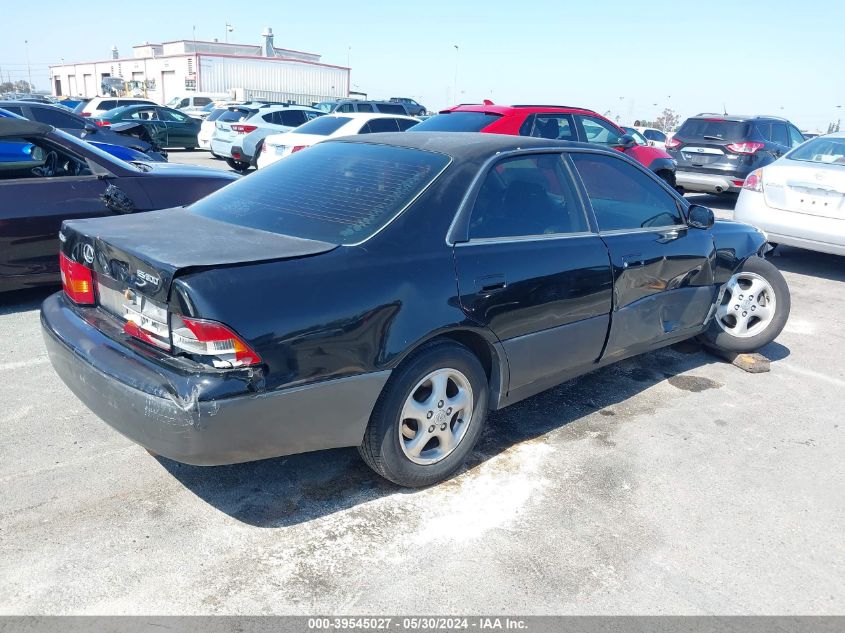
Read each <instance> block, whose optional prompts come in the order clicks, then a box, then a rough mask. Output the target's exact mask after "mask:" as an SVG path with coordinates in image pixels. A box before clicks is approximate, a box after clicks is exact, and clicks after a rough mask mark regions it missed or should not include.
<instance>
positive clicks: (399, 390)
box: [358, 341, 488, 488]
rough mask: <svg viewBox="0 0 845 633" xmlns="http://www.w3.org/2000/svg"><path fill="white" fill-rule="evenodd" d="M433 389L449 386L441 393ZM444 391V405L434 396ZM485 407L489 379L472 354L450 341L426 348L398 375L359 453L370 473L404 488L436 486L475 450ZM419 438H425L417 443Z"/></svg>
mask: <svg viewBox="0 0 845 633" xmlns="http://www.w3.org/2000/svg"><path fill="white" fill-rule="evenodd" d="M444 376H445V382H444V378H443V377H444ZM435 384H445V385H446V386H445V388H444V389H437V387H436V386H435ZM444 391H445V392H446V394H447V397H445V398H443V399H442V400H440V398H441V397H442V396H440V395H436V393H438V394H442V393H443V392H444ZM421 398H422V400H421ZM412 400H413V403H411V401H412ZM450 403H453V404H454V405H455V407H456V409H455V411H454V412H453V411H452V407H450V406H449V404H450ZM461 403H463V404H464V406H463V407H461V408H458V407H460V406H461ZM487 403H488V387H487V377H486V375H485V373H484V368H483V367H482V366H481V363H480V362H479V361H478V358H476V356H475V355H474V354H473V353H472V352H470V351H469V350H468V349H467V348H465V347H463V346H462V345H459V344H457V343H453V342H451V341H435V342H432V343H429V344H426V345H425V346H423V347H421V348H420V349H419V350H418V351H416V352H414V353H413V354H412V355H411V356H409V357H408V358H407V359H406V360H405V361H403V362H402V364H401V365H400V366H399V367H398V368H397V369H396V370H394V372H393V375H392V376H391V377H390V380H389V381H388V383H387V385H386V386H385V388H384V390H383V391H382V393H381V395H380V396H379V399H378V401H377V402H376V405H375V407H374V408H373V412H372V415H371V416H370V422H369V425H368V426H367V430H366V431H365V433H364V439H363V441H362V442H361V446H359V447H358V452H359V453H360V454H361V457H362V458H363V459H364V461H365V462H366V463H367V465H368V466H369V467H370V468H372V469H373V470H374V471H376V472H377V473H378V474H379V475H381V476H382V477H384V478H385V479H387V480H389V481H392V482H393V483H395V484H398V485H400V486H406V487H409V488H418V487H422V486H430V485H432V484H435V483H438V482H440V481H443V480H444V479H447V478H448V477H449V476H450V475H452V474H453V473H454V472H455V471H456V470H458V468H460V466H461V465H462V464H463V463H464V461H465V460H466V457H467V455H469V453H470V451H472V449H473V447H474V446H475V444H476V442H477V441H478V438H479V437H480V436H481V432H482V430H483V427H484V422H485V419H486V417H487ZM428 407H430V409H429V411H427V412H426V411H425V409H426V408H428ZM405 411H408V412H409V413H410V415H413V414H414V413H419V416H420V417H419V418H417V419H419V420H421V421H422V422H423V423H424V424H421V423H420V422H417V419H414V418H412V417H405V418H403V415H402V414H403V413H404V412H405ZM467 414H468V415H467ZM425 425H428V426H427V427H426V426H425ZM432 428H433V429H434V431H433V432H432V431H431V429H432ZM420 433H422V435H418V434H420ZM417 437H420V438H421V439H420V440H418V441H417V442H414V440H416V438H417ZM441 438H443V441H441ZM446 441H448V443H449V444H450V446H445V445H444V442H446ZM415 444H416V446H415ZM447 449H448V450H447Z"/></svg>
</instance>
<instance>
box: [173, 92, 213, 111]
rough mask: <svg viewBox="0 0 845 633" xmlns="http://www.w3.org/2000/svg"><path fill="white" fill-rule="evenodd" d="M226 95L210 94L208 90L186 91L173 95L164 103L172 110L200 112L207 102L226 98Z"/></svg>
mask: <svg viewBox="0 0 845 633" xmlns="http://www.w3.org/2000/svg"><path fill="white" fill-rule="evenodd" d="M227 98H228V95H225V94H224V95H220V94H212V93H210V92H188V93H185V94H183V95H179V96H178V97H173V98H172V99H171V100H170V101H168V102H167V103H165V104H164V105H166V106H167V107H168V108H173V109H174V110H181V111H182V112H184V113H185V114H191V113H192V112H200V111H201V110H202V109H203V108H205V107H206V106H207V105H208V104H209V103H213V102H214V101H217V100H219V99H227Z"/></svg>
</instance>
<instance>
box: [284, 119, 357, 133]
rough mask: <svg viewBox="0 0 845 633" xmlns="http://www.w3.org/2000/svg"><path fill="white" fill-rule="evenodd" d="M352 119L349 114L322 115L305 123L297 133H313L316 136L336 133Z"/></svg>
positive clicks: (297, 129)
mask: <svg viewBox="0 0 845 633" xmlns="http://www.w3.org/2000/svg"><path fill="white" fill-rule="evenodd" d="M351 120H352V119H350V118H349V117H348V116H321V117H319V118H316V119H314V120H312V121H309V122H308V123H303V124H302V125H300V126H299V127H298V128H296V130H294V131H295V132H296V133H297V134H313V135H314V136H328V135H329V134H334V133H335V132H337V131H338V130H339V129H340V128H342V127H343V126H344V125H346V124H347V123H349V122H350V121H351Z"/></svg>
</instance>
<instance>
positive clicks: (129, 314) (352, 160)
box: [41, 133, 789, 486]
mask: <svg viewBox="0 0 845 633" xmlns="http://www.w3.org/2000/svg"><path fill="white" fill-rule="evenodd" d="M765 249H766V239H765V236H764V235H763V234H762V233H760V232H759V231H757V230H756V229H754V228H752V227H750V226H747V225H743V224H740V223H736V222H723V221H719V222H714V218H713V213H712V212H711V211H710V210H709V209H707V208H705V207H701V206H697V205H690V204H689V203H688V202H687V201H685V200H684V199H683V198H682V197H680V196H678V195H677V194H676V193H675V192H674V191H672V190H671V188H669V187H667V186H666V185H665V184H664V183H663V182H662V181H661V180H660V179H659V178H657V177H656V176H654V174H652V173H650V172H649V171H647V170H646V169H644V168H643V167H641V166H640V165H638V164H636V163H634V162H633V161H631V160H629V159H628V158H626V157H625V156H623V155H621V154H620V153H619V152H615V151H612V150H604V149H602V148H600V147H597V146H594V145H585V144H578V143H565V142H559V141H547V140H543V139H529V138H517V137H510V136H508V137H505V136H498V135H487V134H478V135H476V134H448V133H433V134H422V133H420V134H415V135H407V134H374V135H368V136H367V137H355V138H354V139H347V140H338V141H330V142H326V143H321V144H319V145H316V146H314V147H312V148H310V149H308V150H305V151H302V152H298V153H297V154H295V155H293V156H291V157H290V158H288V159H286V160H284V161H280V162H279V163H277V164H275V165H273V166H272V167H270V168H268V169H266V170H262V171H259V172H258V173H257V174H254V175H252V176H250V177H248V178H246V179H243V180H241V181H240V182H237V183H235V184H233V185H231V186H229V187H226V188H224V189H222V190H220V191H218V192H217V193H214V194H212V195H210V196H208V197H207V198H205V199H203V200H201V201H199V202H197V203H195V204H193V205H191V206H189V207H186V208H185V209H180V210H171V211H159V212H152V213H148V214H145V215H144V216H143V217H141V216H128V217H122V218H109V219H97V220H74V221H70V222H65V224H64V226H63V228H62V246H61V262H62V271H63V279H64V284H65V288H64V292H62V293H57V294H55V295H53V296H51V297H50V298H48V299H47V300H46V301H45V302H44V305H43V308H42V316H41V319H42V324H43V329H44V334H45V340H46V343H47V348H48V351H49V355H50V359H51V361H52V363H53V366H54V367H55V369H56V371H57V372H58V373H59V375H60V376H61V377H62V379H63V380H64V381H65V383H66V384H67V385H68V386H69V387H70V388H71V389H72V390H73V392H74V393H75V394H76V395H77V396H78V397H79V398H80V399H81V400H82V401H83V402H84V403H85V404H86V405H87V406H88V407H90V408H91V409H92V410H93V411H94V412H95V413H96V414H97V415H98V416H100V417H101V418H102V419H103V420H105V421H106V422H107V423H108V424H110V425H111V426H113V427H114V428H115V429H117V430H118V431H120V432H121V433H123V434H124V435H126V436H127V437H129V438H130V439H132V440H134V441H135V442H137V443H139V444H141V445H142V446H144V447H146V448H147V449H149V450H150V451H151V452H154V453H158V454H160V455H163V456H165V457H169V458H171V459H174V460H178V461H182V462H186V463H190V464H199V465H214V464H229V463H236V462H244V461H249V460H256V459H263V458H268V457H275V456H279V455H286V454H291V453H297V452H303V451H311V450H319V449H325V448H332V447H341V446H358V447H359V451H360V453H361V455H362V456H363V458H364V459H365V460H366V462H367V463H368V464H369V465H370V466H371V467H373V468H374V469H375V470H376V471H377V472H378V473H380V474H381V475H383V476H384V477H386V478H388V479H390V480H391V481H394V482H396V483H399V484H401V485H405V486H422V485H428V484H432V483H434V482H437V481H440V480H442V479H444V478H446V477H448V476H449V475H450V474H452V473H454V472H455V470H456V469H458V468H459V467H460V465H461V464H462V462H463V461H464V459H465V458H466V456H467V454H468V453H469V452H470V451H471V450H472V448H473V445H474V444H475V443H476V441H477V440H478V438H479V436H480V434H481V431H482V427H483V425H484V423H485V418H486V415H487V413H488V411H489V410H494V409H498V408H501V407H504V406H507V405H509V404H512V403H514V402H517V401H519V400H522V399H523V398H526V397H528V396H531V395H533V394H536V393H538V392H540V391H542V390H545V389H547V388H549V387H551V386H553V385H556V384H558V383H560V382H563V381H565V380H568V379H570V378H573V377H575V376H577V375H580V374H583V373H586V372H589V371H591V370H594V369H596V368H598V367H601V366H603V365H606V364H608V363H612V362H615V361H617V360H620V359H623V358H626V357H629V356H632V355H635V354H639V353H642V352H645V351H648V350H653V349H655V348H659V347H662V346H665V345H669V344H671V343H675V342H677V341H680V340H683V339H687V338H690V337H695V336H705V337H707V338H708V339H709V340H710V341H711V342H712V343H713V344H715V345H718V346H721V347H723V348H726V349H730V350H735V351H750V350H754V349H757V348H759V347H761V346H763V345H765V344H767V343H769V342H770V341H772V340H773V339H774V338H775V337H776V336H777V335H778V334H779V332H780V331H781V329H782V328H783V326H784V324H785V322H786V319H787V316H788V313H789V290H788V288H787V286H786V283H785V281H784V279H783V277H782V276H781V275H780V273H779V272H778V271H777V269H775V268H774V266H772V265H771V264H770V263H769V262H767V261H766V260H765V259H763V257H762V255H763V253H764V251H765Z"/></svg>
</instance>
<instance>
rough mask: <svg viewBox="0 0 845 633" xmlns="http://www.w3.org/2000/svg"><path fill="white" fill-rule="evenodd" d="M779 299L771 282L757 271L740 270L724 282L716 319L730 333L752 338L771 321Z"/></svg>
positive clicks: (738, 336) (739, 336)
mask: <svg viewBox="0 0 845 633" xmlns="http://www.w3.org/2000/svg"><path fill="white" fill-rule="evenodd" d="M776 302H777V297H776V296H775V291H774V289H773V288H772V285H771V284H770V283H769V282H768V281H766V280H765V279H764V278H763V277H761V276H760V275H758V274H756V273H752V272H739V273H736V274H735V275H734V276H733V277H731V278H730V280H728V283H727V284H725V289H724V291H723V294H722V301H721V303H720V304H719V307H718V308H717V309H716V322H717V323H718V324H719V327H721V328H722V329H723V330H724V331H725V332H727V333H728V334H730V335H731V336H736V337H737V338H751V337H752V336H757V335H758V334H760V333H761V332H762V331H763V330H765V329H766V328H767V327H768V326H769V324H770V323H771V322H772V319H773V318H774V316H775V307H776Z"/></svg>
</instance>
